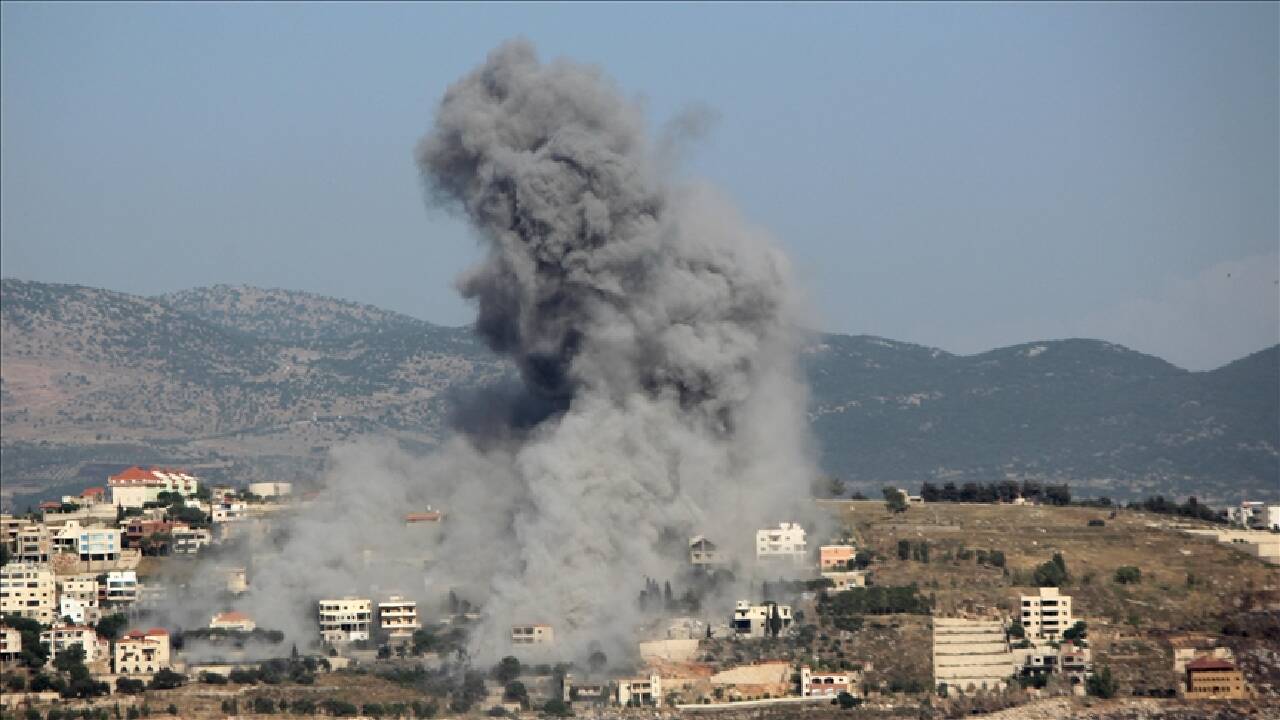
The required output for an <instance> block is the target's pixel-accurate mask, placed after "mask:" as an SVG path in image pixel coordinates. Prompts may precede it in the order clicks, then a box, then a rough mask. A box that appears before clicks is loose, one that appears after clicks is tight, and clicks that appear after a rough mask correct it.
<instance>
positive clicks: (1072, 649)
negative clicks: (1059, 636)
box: [1058, 641, 1093, 685]
mask: <svg viewBox="0 0 1280 720" xmlns="http://www.w3.org/2000/svg"><path fill="white" fill-rule="evenodd" d="M1058 671H1059V672H1061V673H1062V674H1063V675H1065V676H1066V678H1067V679H1068V680H1070V681H1071V684H1073V685H1080V684H1083V683H1084V681H1085V678H1087V677H1089V673H1091V672H1093V662H1092V653H1090V651H1089V647H1088V646H1087V645H1085V644H1084V643H1080V642H1071V641H1067V642H1064V643H1062V644H1060V645H1059V646H1058Z"/></svg>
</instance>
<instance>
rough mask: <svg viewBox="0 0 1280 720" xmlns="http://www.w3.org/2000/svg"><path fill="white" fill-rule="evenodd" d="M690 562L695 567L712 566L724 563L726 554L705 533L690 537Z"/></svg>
mask: <svg viewBox="0 0 1280 720" xmlns="http://www.w3.org/2000/svg"><path fill="white" fill-rule="evenodd" d="M689 562H690V563H691V564H692V565H693V566H694V567H711V566H714V565H723V564H724V556H723V555H721V553H720V550H719V549H717V548H716V544H715V543H713V542H711V541H710V540H708V539H707V538H706V536H704V535H697V536H695V537H691V538H689Z"/></svg>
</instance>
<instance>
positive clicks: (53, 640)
mask: <svg viewBox="0 0 1280 720" xmlns="http://www.w3.org/2000/svg"><path fill="white" fill-rule="evenodd" d="M40 642H42V643H44V645H45V647H47V648H49V660H50V661H51V662H52V661H53V660H54V658H56V657H58V654H59V653H61V652H63V651H64V650H66V649H67V648H69V647H72V646H73V645H79V646H80V647H82V648H84V662H85V664H86V665H87V664H89V663H94V662H97V661H99V660H105V659H107V657H108V655H109V654H110V647H111V646H110V643H108V642H107V641H106V639H104V638H100V637H98V633H97V632H96V631H95V630H94V629H93V628H91V627H89V626H87V625H67V624H65V623H54V624H53V625H52V626H51V627H50V628H49V629H48V630H45V631H44V632H42V633H40Z"/></svg>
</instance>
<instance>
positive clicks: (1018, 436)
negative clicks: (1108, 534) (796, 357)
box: [0, 279, 1280, 501]
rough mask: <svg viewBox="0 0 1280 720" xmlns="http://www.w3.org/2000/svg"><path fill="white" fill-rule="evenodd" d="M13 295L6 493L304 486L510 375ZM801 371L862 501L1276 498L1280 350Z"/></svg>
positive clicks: (300, 300) (1091, 354)
mask: <svg viewBox="0 0 1280 720" xmlns="http://www.w3.org/2000/svg"><path fill="white" fill-rule="evenodd" d="M2 294H3V302H2V307H0V320H2V325H0V341H2V343H3V345H2V347H0V377H2V380H3V382H2V384H0V401H2V403H3V408H2V415H0V418H2V422H3V442H2V444H0V458H2V460H3V463H2V465H0V469H2V471H3V480H4V486H5V493H6V496H9V495H19V496H21V495H24V494H27V493H32V492H35V491H37V490H46V491H47V490H50V489H54V488H57V487H61V486H64V485H65V486H72V485H77V484H78V485H83V484H85V483H87V482H101V481H102V479H103V474H104V472H106V471H108V470H109V469H111V468H114V467H118V466H121V465H125V464H132V463H134V462H156V463H161V462H165V463H172V464H182V465H186V466H191V467H196V468H199V469H200V470H201V472H202V473H203V474H205V475H207V476H209V477H211V478H213V479H220V478H221V479H237V480H247V479H256V478H276V479H293V480H305V479H306V478H307V477H310V476H313V475H314V474H315V473H316V472H318V471H319V470H320V469H321V467H322V466H323V462H324V458H325V453H326V451H327V448H328V447H329V446H330V445H331V444H333V443H336V442H341V441H344V440H349V439H354V438H357V437H383V438H390V439H394V440H397V441H399V442H401V443H403V444H405V445H407V446H409V447H411V448H419V449H421V448H426V447H428V446H430V445H431V444H433V443H434V442H436V441H437V440H438V439H439V438H440V436H441V434H442V432H443V431H444V428H445V426H446V423H445V420H446V418H447V417H448V413H449V412H450V407H451V402H450V398H451V397H453V393H460V392H473V391H476V390H478V389H480V388H483V387H486V386H490V385H492V384H494V383H501V382H509V381H511V380H512V379H513V371H512V369H511V367H510V366H509V365H508V364H507V363H505V362H504V361H502V360H500V359H498V358H497V357H496V356H494V355H493V354H491V353H490V352H489V351H488V350H487V348H485V347H484V346H483V345H482V344H481V343H480V342H479V341H478V340H476V339H475V338H474V337H473V336H472V334H471V332H470V330H469V329H467V328H446V327H440V326H437V325H432V324H431V323H427V322H424V321H422V320H418V319H415V318H411V317H408V316H405V315H401V314H398V313H394V312H389V311H386V310H382V309H380V308H376V307H372V306H368V305H360V304H357V303H352V302H347V301H344V300H337V299H333V298H327V297H322V296H318V295H313V294H309V293H303V292H296V291H287V290H263V289H258V288H249V287H231V286H216V287H210V288H198V289H194V290H187V291H182V292H178V293H173V294H170V295H163V296H158V297H153V298H147V297H141V296H135V295H128V294H123V293H116V292H110V291H106V290H98V289H93V288H86V287H79V286H69V285H57V284H48V283H37V282H28V281H22V280H14V279H5V280H4V281H3V286H2ZM803 361H804V367H805V370H806V372H807V375H808V379H809V382H810V385H811V388H812V397H811V402H810V413H809V417H810V420H811V422H812V423H813V428H814V432H815V436H816V438H817V441H818V445H819V449H820V452H821V454H822V464H823V467H824V468H825V469H826V470H827V471H828V472H830V473H832V474H835V475H837V476H839V477H841V478H844V479H846V480H847V481H849V484H850V487H851V488H853V487H858V488H861V489H863V490H864V491H872V492H875V491H878V488H879V487H880V486H881V485H884V484H886V483H895V484H902V485H907V486H909V487H913V488H914V487H917V486H918V485H919V483H920V482H921V481H922V480H926V479H932V480H939V481H947V480H954V481H956V482H965V481H969V480H976V481H985V480H991V479H995V478H1002V477H1005V476H1006V475H1007V474H1012V475H1014V476H1016V477H1020V478H1021V477H1030V478H1038V479H1044V480H1052V481H1067V482H1070V483H1071V484H1072V486H1073V487H1074V488H1078V490H1077V494H1088V495H1109V496H1111V497H1113V498H1127V497H1133V496H1145V495H1149V494H1155V493H1164V494H1178V495H1185V494H1197V495H1199V496H1200V497H1201V498H1207V499H1210V500H1217V501H1226V500H1234V499H1238V498H1241V497H1244V496H1253V497H1264V496H1265V497H1277V496H1280V348H1278V347H1271V348H1268V349H1266V350H1263V351H1260V352H1258V353H1254V354H1253V355H1250V356H1248V357H1245V358H1242V359H1240V360H1238V361H1236V362H1233V363H1231V364H1229V365H1226V366H1224V367H1222V368H1218V369H1216V370H1213V371H1211V372H1202V373H1196V372H1189V371H1186V370H1183V369H1180V368H1178V367H1175V366H1173V365H1171V364H1169V363H1167V362H1165V361H1163V360H1160V359H1159V358H1155V357H1151V356H1149V355H1144V354H1142V353H1138V352H1134V351H1132V350H1129V349H1127V348H1123V347H1121V346H1118V345H1113V344H1110V343H1105V342H1100V341H1096V340H1058V341H1044V342H1036V343H1028V344H1024V345H1018V346H1014V347H1008V348H1000V349H997V350H992V351H989V352H986V353H982V354H979V355H972V356H958V355H953V354H950V353H947V352H944V351H941V350H938V349H934V348H927V347H922V346H918V345H912V344H908V343H900V342H895V341H891V340H886V339H882V338H876V337H870V336H848V335H834V334H820V335H816V336H815V337H814V338H813V339H812V341H811V342H810V343H809V345H808V346H807V347H806V349H805V352H804V355H803ZM804 490H807V488H805V489H804Z"/></svg>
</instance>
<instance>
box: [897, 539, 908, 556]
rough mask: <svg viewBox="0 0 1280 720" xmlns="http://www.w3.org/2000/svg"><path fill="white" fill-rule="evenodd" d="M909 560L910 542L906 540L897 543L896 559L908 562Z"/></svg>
mask: <svg viewBox="0 0 1280 720" xmlns="http://www.w3.org/2000/svg"><path fill="white" fill-rule="evenodd" d="M910 558H911V542H910V541H908V540H899V541H898V559H899V560H909V559H910Z"/></svg>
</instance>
